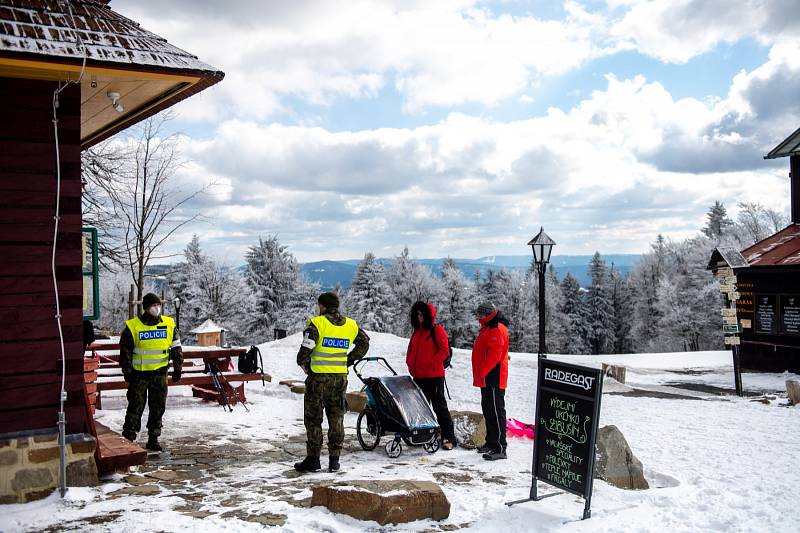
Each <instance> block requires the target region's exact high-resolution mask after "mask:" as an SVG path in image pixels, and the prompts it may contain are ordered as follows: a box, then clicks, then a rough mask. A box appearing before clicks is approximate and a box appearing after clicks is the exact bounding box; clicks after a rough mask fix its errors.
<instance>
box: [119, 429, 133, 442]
mask: <svg viewBox="0 0 800 533" xmlns="http://www.w3.org/2000/svg"><path fill="white" fill-rule="evenodd" d="M122 436H123V437H125V438H126V439H128V440H129V441H131V442H133V441H135V440H136V433H130V432H128V431H123V432H122Z"/></svg>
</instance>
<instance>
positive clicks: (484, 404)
mask: <svg viewBox="0 0 800 533" xmlns="http://www.w3.org/2000/svg"><path fill="white" fill-rule="evenodd" d="M475 315H476V316H477V318H478V321H479V322H480V324H481V330H480V332H479V333H478V337H477V338H476V339H475V344H474V345H473V347H472V384H473V385H475V386H476V387H480V388H481V409H482V410H483V418H484V419H485V420H486V445H485V446H482V447H480V448H478V452H479V453H482V454H483V458H484V459H486V460H487V461H496V460H498V459H505V458H506V400H505V393H506V386H507V385H508V328H507V326H508V320H506V319H505V318H504V317H503V315H502V314H501V313H500V312H499V311H498V310H497V309H496V308H495V306H494V304H492V303H483V304H481V305H479V306H478V308H477V309H476V311H475Z"/></svg>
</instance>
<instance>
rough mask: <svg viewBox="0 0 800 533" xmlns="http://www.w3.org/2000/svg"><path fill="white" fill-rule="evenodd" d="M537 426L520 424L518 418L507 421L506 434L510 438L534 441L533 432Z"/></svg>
mask: <svg viewBox="0 0 800 533" xmlns="http://www.w3.org/2000/svg"><path fill="white" fill-rule="evenodd" d="M535 429H536V426H535V425H533V424H526V423H525V422H520V421H519V420H517V419H516V418H509V419H507V420H506V434H507V435H508V436H509V437H522V438H524V439H533V432H534V430H535Z"/></svg>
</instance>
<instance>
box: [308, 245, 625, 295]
mask: <svg viewBox="0 0 800 533" xmlns="http://www.w3.org/2000/svg"><path fill="white" fill-rule="evenodd" d="M639 257H640V256H639V255H638V254H609V255H604V256H603V260H604V261H605V262H606V264H607V265H608V266H609V267H610V266H611V264H612V263H613V264H614V268H615V269H617V270H618V271H619V272H620V273H621V274H623V275H627V274H628V273H629V272H630V270H631V268H632V267H633V265H634V264H635V263H636V261H637V260H638V259H639ZM453 260H454V261H455V262H456V265H457V266H458V267H459V268H460V269H461V271H462V272H464V275H465V276H467V277H468V278H472V277H473V276H475V272H477V271H478V270H480V271H481V272H485V271H487V270H501V269H505V270H526V269H527V268H528V267H530V264H531V261H533V256H530V255H492V256H485V257H479V258H477V259H453ZM591 260H592V256H591V255H554V256H553V257H551V258H550V268H555V271H556V275H557V276H558V278H559V279H563V278H564V276H566V275H567V272H569V273H570V274H572V275H573V276H574V277H575V278H576V279H577V280H578V282H579V283H580V284H581V286H582V287H587V286H588V285H589V283H590V280H589V275H588V270H589V262H590V261H591ZM378 261H380V262H381V263H382V264H383V265H384V267H389V266H390V265H391V263H392V259H391V258H379V259H378ZM415 261H416V262H418V263H420V264H422V265H425V266H427V267H429V268H430V269H431V270H432V271H433V273H434V274H439V272H440V271H441V269H442V263H444V258H442V259H415ZM360 262H361V260H360V259H345V260H343V261H314V262H311V263H302V264H301V265H300V268H301V270H302V271H303V273H305V274H306V275H307V276H308V277H309V279H311V280H312V281H316V282H318V283H319V284H320V285H321V286H322V289H323V290H331V289H333V288H335V287H336V285H337V284H338V285H340V286H341V287H342V288H345V289H346V288H349V287H350V284H351V282H352V281H353V276H354V275H355V273H356V268H357V266H358V263H360Z"/></svg>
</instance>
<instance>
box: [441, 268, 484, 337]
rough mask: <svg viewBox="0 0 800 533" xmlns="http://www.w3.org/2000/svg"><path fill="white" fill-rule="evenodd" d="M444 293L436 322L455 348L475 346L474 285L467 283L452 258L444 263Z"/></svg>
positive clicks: (442, 292)
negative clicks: (445, 332)
mask: <svg viewBox="0 0 800 533" xmlns="http://www.w3.org/2000/svg"><path fill="white" fill-rule="evenodd" d="M440 286H441V290H440V292H439V295H438V297H437V303H439V309H438V315H437V318H436V320H437V322H439V323H441V324H442V325H443V326H444V328H445V329H446V330H447V334H448V335H449V337H450V343H451V344H452V345H453V347H454V348H468V347H470V346H472V342H473V341H474V339H475V335H476V333H477V330H478V322H477V321H476V320H475V316H474V310H475V307H476V305H477V304H476V303H475V285H474V284H473V283H472V281H471V280H467V278H466V277H465V276H464V273H463V272H462V271H461V269H459V268H458V266H457V265H456V262H455V261H453V260H452V259H451V258H449V257H448V258H447V259H445V261H444V263H443V264H442V273H441V284H440Z"/></svg>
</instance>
